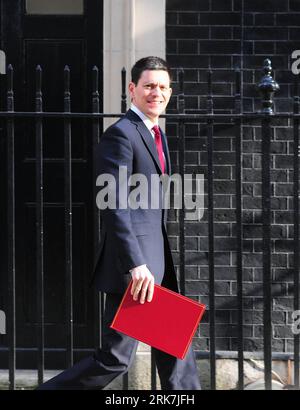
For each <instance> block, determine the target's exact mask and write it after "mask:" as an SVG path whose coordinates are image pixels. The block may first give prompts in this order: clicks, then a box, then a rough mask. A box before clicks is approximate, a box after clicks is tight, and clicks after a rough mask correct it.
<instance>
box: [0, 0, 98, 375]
mask: <svg viewBox="0 0 300 410" xmlns="http://www.w3.org/2000/svg"><path fill="white" fill-rule="evenodd" d="M31 3H32V4H31V5H32V7H33V6H37V5H38V4H37V3H38V2H34V1H32V2H31ZM33 3H36V4H35V5H34V4H33ZM40 3H44V5H45V7H46V6H48V7H50V8H51V6H55V5H56V6H58V7H60V8H61V7H63V6H67V3H69V1H66V3H65V4H62V3H64V0H60V1H59V2H55V3H56V4H54V2H53V0H49V1H48V2H47V1H46V0H43V2H40ZM50 3H53V4H52V5H51V4H50ZM25 6H26V4H25V0H14V1H11V2H10V1H9V2H8V1H2V2H1V10H2V13H3V15H2V18H1V21H2V27H1V37H2V48H3V50H4V51H5V52H6V55H7V63H8V64H12V65H13V67H14V89H15V110H16V111H20V110H24V111H34V110H35V69H36V66H37V65H38V64H39V65H40V66H41V67H42V92H43V111H55V112H60V111H63V110H64V86H63V83H64V67H65V65H68V66H69V68H70V91H71V110H72V111H74V112H89V111H91V100H92V95H91V90H92V67H93V66H94V65H97V66H98V67H99V71H100V84H101V78H102V30H101V26H102V1H99V0H88V1H84V8H83V10H82V12H83V13H82V14H81V15H80V14H76V13H75V14H68V15H65V14H64V15H62V14H56V15H55V14H53V13H52V12H53V8H52V11H51V10H50V11H48V14H47V13H44V14H39V15H38V14H35V15H29V14H26V7H25ZM32 10H33V11H34V9H32ZM78 10H79V9H78ZM35 11H36V9H35ZM44 11H45V9H44ZM61 11H62V10H61ZM12 22H13V24H12ZM99 91H100V93H101V90H99ZM1 99H2V102H1V103H2V106H3V107H5V103H4V102H5V95H4V93H3V90H2V95H1ZM101 109H102V107H101V108H100V110H101ZM43 125H44V129H43V139H44V191H43V192H44V270H45V271H44V284H45V344H46V347H47V349H50V348H59V349H64V348H65V343H66V338H65V332H64V323H65V308H66V306H65V294H66V290H65V233H64V229H65V226H64V218H65V216H64V126H63V125H64V123H63V120H61V119H46V120H44V122H43ZM92 143H93V141H92V134H91V126H90V123H89V122H88V121H87V120H82V119H77V120H74V121H72V190H73V209H72V212H73V248H72V251H73V292H74V293H73V300H74V347H75V348H76V349H92V348H93V347H94V342H95V335H94V328H95V326H94V325H95V315H94V306H93V303H94V302H93V301H94V297H93V291H92V290H91V289H89V287H88V284H89V280H90V277H91V269H92V266H93V257H94V255H93V249H94V244H93V237H94V236H93V229H94V226H93V208H94V198H93V183H94V175H93V164H92V158H93V152H92ZM4 160H5V159H4ZM15 160H16V170H15V178H16V286H17V294H16V307H17V347H18V354H17V367H30V366H31V367H32V365H33V360H34V353H32V352H34V351H35V350H34V349H35V348H36V339H37V337H36V320H37V316H36V312H37V305H36V294H37V293H36V277H37V272H36V259H35V258H36V232H35V229H36V225H35V211H36V204H35V197H36V194H35V164H36V158H35V123H34V121H33V120H32V119H28V118H27V119H21V120H17V121H16V126H15ZM3 171H5V170H4V169H3ZM0 200H1V201H3V202H2V205H1V206H2V207H3V209H5V205H4V204H5V201H6V198H2V199H0ZM1 241H2V243H1V247H0V248H1V249H2V254H1V257H2V256H3V257H5V256H6V255H5V253H6V247H5V235H3V236H1ZM0 267H1V269H2V272H1V277H2V279H1V281H0V284H1V285H2V284H3V286H2V287H1V289H0V301H1V300H4V301H5V298H6V296H5V288H6V283H7V278H6V276H7V275H6V273H5V266H4V265H3V266H2V264H1V265H0ZM4 303H5V302H4ZM24 348H31V349H33V351H32V352H27V351H24V350H23V349H24ZM75 359H76V356H75ZM50 362H51V363H50ZM64 364H65V359H64V354H61V353H56V352H53V351H52V352H51V351H50V350H49V352H46V367H48V368H50V367H51V368H60V367H63V366H64ZM6 365H7V356H6V355H5V354H3V352H2V353H1V354H0V367H5V366H6Z"/></svg>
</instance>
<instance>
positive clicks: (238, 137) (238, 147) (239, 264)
mask: <svg viewBox="0 0 300 410" xmlns="http://www.w3.org/2000/svg"><path fill="white" fill-rule="evenodd" d="M241 111H242V106H241V71H240V70H239V69H238V70H236V72H235V113H236V114H241ZM242 138H243V134H242V120H241V118H237V119H236V120H235V155H236V157H235V160H236V162H235V175H236V177H235V180H236V240H237V249H236V251H237V260H236V269H237V270H236V276H237V309H238V311H237V318H238V369H239V379H238V388H239V390H242V389H243V388H244V346H243V344H244V332H243V325H244V323H243V222H242V180H243V177H242V169H243V164H242V143H243V141H242Z"/></svg>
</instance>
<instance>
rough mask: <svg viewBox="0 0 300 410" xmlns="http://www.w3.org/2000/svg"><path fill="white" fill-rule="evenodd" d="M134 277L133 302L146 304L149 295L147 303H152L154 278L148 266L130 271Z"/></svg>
mask: <svg viewBox="0 0 300 410" xmlns="http://www.w3.org/2000/svg"><path fill="white" fill-rule="evenodd" d="M130 273H131V277H132V280H133V282H132V287H131V294H132V295H133V300H138V298H139V295H140V302H141V303H144V302H145V299H146V295H147V302H151V300H152V297H153V293H154V276H153V275H152V273H151V272H150V271H149V269H148V268H147V265H141V266H137V267H135V268H133V269H131V270H130Z"/></svg>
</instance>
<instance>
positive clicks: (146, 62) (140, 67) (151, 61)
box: [131, 56, 172, 85]
mask: <svg viewBox="0 0 300 410" xmlns="http://www.w3.org/2000/svg"><path fill="white" fill-rule="evenodd" d="M145 70H163V71H167V73H168V74H169V77H170V81H172V75H171V69H170V67H169V65H168V63H167V62H166V61H165V60H163V59H162V58H160V57H154V56H149V57H144V58H141V59H140V60H138V61H137V62H136V63H135V64H134V66H133V67H132V69H131V81H132V82H133V83H134V84H135V85H137V83H138V82H139V79H140V78H141V75H142V72H143V71H145Z"/></svg>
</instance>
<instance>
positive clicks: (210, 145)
mask: <svg viewBox="0 0 300 410" xmlns="http://www.w3.org/2000/svg"><path fill="white" fill-rule="evenodd" d="M207 87H208V89H207V114H208V119H207V200H208V204H207V212H208V249H209V252H208V269H209V321H210V324H209V347H210V348H209V351H210V388H211V389H212V390H215V389H216V329H215V313H216V312H215V260H214V252H215V250H214V237H215V235H214V165H213V154H214V137H213V136H214V124H213V119H211V118H209V116H210V115H212V114H213V98H212V71H211V69H210V70H209V71H208V72H207Z"/></svg>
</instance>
